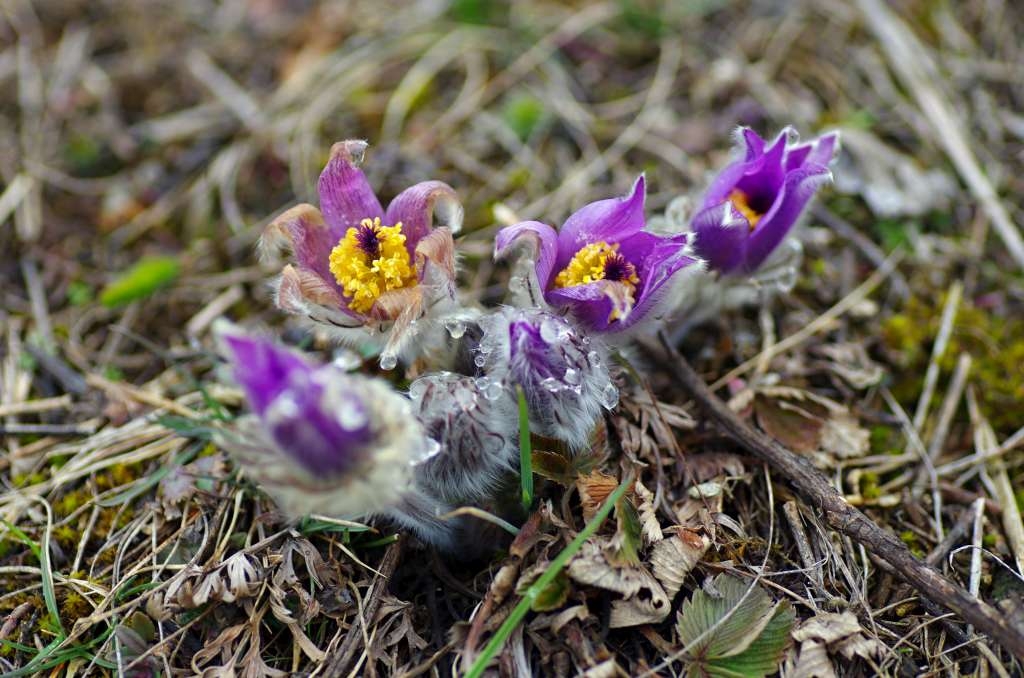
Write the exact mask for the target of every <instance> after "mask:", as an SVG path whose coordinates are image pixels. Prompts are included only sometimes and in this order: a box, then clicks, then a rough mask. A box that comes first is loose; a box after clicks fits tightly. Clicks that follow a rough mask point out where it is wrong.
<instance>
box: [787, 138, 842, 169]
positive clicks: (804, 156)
mask: <svg viewBox="0 0 1024 678" xmlns="http://www.w3.org/2000/svg"><path fill="white" fill-rule="evenodd" d="M838 143H839V133H838V132H831V133H829V134H826V135H824V136H822V137H820V138H818V139H815V140H814V141H812V142H810V143H806V144H799V145H797V146H791V147H789V148H788V149H786V162H785V165H786V171H787V172H788V171H791V170H795V169H798V168H800V167H802V166H803V165H805V164H812V165H823V166H825V167H828V165H829V164H830V163H831V162H832V156H833V155H835V151H836V146H837V145H838Z"/></svg>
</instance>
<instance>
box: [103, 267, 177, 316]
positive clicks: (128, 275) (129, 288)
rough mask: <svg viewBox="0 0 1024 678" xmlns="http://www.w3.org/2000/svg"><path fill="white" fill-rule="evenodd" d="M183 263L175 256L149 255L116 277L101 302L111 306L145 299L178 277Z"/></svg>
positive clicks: (104, 292)
mask: <svg viewBox="0 0 1024 678" xmlns="http://www.w3.org/2000/svg"><path fill="white" fill-rule="evenodd" d="M180 274H181V265H180V264H179V263H178V260H177V259H176V258H174V257H147V258H145V259H142V260H140V261H139V262H138V263H136V264H135V265H134V266H133V267H131V268H130V269H128V271H126V272H125V273H123V274H121V275H120V276H118V277H117V278H116V279H114V280H113V281H112V282H111V283H110V284H109V285H107V286H106V287H104V288H103V292H101V293H100V303H102V304H103V305H104V306H107V307H109V308H113V307H116V306H124V305H125V304H128V303H131V302H133V301H136V300H138V299H145V298H146V297H148V296H150V295H152V294H153V293H154V292H156V291H157V290H159V289H160V288H162V287H166V286H168V285H170V284H171V283H173V282H174V281H175V280H177V279H178V276H179V275H180Z"/></svg>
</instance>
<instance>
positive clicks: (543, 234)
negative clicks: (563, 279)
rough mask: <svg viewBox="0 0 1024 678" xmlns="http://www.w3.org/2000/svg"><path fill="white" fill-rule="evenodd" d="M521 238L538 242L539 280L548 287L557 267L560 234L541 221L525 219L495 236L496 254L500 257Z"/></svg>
mask: <svg viewBox="0 0 1024 678" xmlns="http://www.w3.org/2000/svg"><path fill="white" fill-rule="evenodd" d="M521 238H527V239H529V240H532V241H534V242H535V243H536V247H537V264H536V271H537V281H538V282H539V283H540V286H541V288H542V289H547V287H548V283H549V281H550V279H551V273H552V269H553V268H554V267H555V259H556V257H557V256H558V244H557V243H558V235H557V234H556V233H555V229H553V228H551V227H550V226H548V225H547V224H542V223H541V222H539V221H523V222H520V223H518V224H514V225H512V226H507V227H505V228H503V229H501V230H500V231H498V235H497V236H496V237H495V238H494V256H495V258H500V257H502V256H504V254H505V251H506V250H507V249H508V248H509V247H510V246H511V245H512V244H513V243H514V242H516V241H518V240H519V239H521Z"/></svg>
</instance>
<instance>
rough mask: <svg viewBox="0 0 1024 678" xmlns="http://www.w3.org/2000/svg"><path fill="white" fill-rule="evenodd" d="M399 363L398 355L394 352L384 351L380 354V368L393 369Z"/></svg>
mask: <svg viewBox="0 0 1024 678" xmlns="http://www.w3.org/2000/svg"><path fill="white" fill-rule="evenodd" d="M397 365H398V356H396V355H395V354H394V353H382V354H381V356H380V368H381V369H382V370H393V369H395V367H396V366H397Z"/></svg>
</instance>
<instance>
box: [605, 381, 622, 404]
mask: <svg viewBox="0 0 1024 678" xmlns="http://www.w3.org/2000/svg"><path fill="white" fill-rule="evenodd" d="M601 404H602V405H604V406H605V408H606V409H609V410H614V409H615V406H616V405H618V404H619V389H617V388H615V384H611V383H609V384H605V387H604V388H603V389H601Z"/></svg>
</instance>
